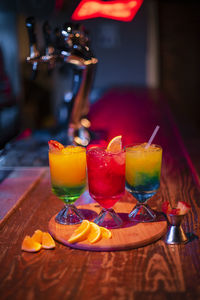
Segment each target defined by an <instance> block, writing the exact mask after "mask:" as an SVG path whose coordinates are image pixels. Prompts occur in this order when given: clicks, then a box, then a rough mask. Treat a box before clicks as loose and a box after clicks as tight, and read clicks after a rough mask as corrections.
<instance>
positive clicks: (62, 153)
mask: <svg viewBox="0 0 200 300" xmlns="http://www.w3.org/2000/svg"><path fill="white" fill-rule="evenodd" d="M68 146H72V147H73V148H76V149H77V148H79V149H80V150H79V151H77V150H76V151H69V152H68V151H66V152H62V150H50V149H49V151H48V153H53V154H57V155H70V154H75V153H82V152H86V148H85V147H83V146H73V145H67V146H64V148H63V149H65V148H66V147H68Z"/></svg>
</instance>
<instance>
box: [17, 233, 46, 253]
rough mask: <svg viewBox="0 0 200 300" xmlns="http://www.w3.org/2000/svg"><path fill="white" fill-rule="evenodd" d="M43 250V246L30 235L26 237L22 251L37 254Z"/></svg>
mask: <svg viewBox="0 0 200 300" xmlns="http://www.w3.org/2000/svg"><path fill="white" fill-rule="evenodd" d="M41 248H42V246H41V244H40V243H38V242H36V241H35V240H34V239H32V238H31V237H30V236H29V235H26V236H25V238H24V240H23V242H22V247H21V249H22V250H23V251H27V252H37V251H39V250H40V249H41Z"/></svg>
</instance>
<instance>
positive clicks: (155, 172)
mask: <svg viewBox="0 0 200 300" xmlns="http://www.w3.org/2000/svg"><path fill="white" fill-rule="evenodd" d="M161 162H162V148H161V147H160V146H158V145H150V146H149V147H147V144H146V143H143V144H137V145H132V146H128V147H126V189H127V190H128V191H129V192H130V193H131V194H132V195H133V196H134V197H135V198H136V199H137V204H136V206H135V208H134V209H133V211H132V212H131V213H130V214H129V217H130V218H131V219H132V220H136V221H141V222H148V221H153V220H154V219H155V217H156V215H155V213H154V212H153V211H152V210H151V209H150V207H149V206H148V205H147V201H148V199H149V198H151V197H152V196H153V195H154V194H155V193H156V192H157V190H158V188H159V186H160V173H161Z"/></svg>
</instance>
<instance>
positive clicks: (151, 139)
mask: <svg viewBox="0 0 200 300" xmlns="http://www.w3.org/2000/svg"><path fill="white" fill-rule="evenodd" d="M159 128H160V126H158V125H157V126H156V128H155V129H154V131H153V133H152V135H151V137H150V139H149V141H148V143H147V144H146V146H145V149H147V148H148V147H149V146H150V145H151V143H152V141H153V139H154V138H155V136H156V133H157V132H158V129H159Z"/></svg>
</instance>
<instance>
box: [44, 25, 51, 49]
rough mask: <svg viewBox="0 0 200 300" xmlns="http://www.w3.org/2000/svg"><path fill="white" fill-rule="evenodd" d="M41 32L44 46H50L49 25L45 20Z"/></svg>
mask: <svg viewBox="0 0 200 300" xmlns="http://www.w3.org/2000/svg"><path fill="white" fill-rule="evenodd" d="M43 34H44V41H45V45H46V47H49V46H52V44H53V43H52V40H51V27H50V25H49V23H48V22H47V21H46V22H44V24H43Z"/></svg>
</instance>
